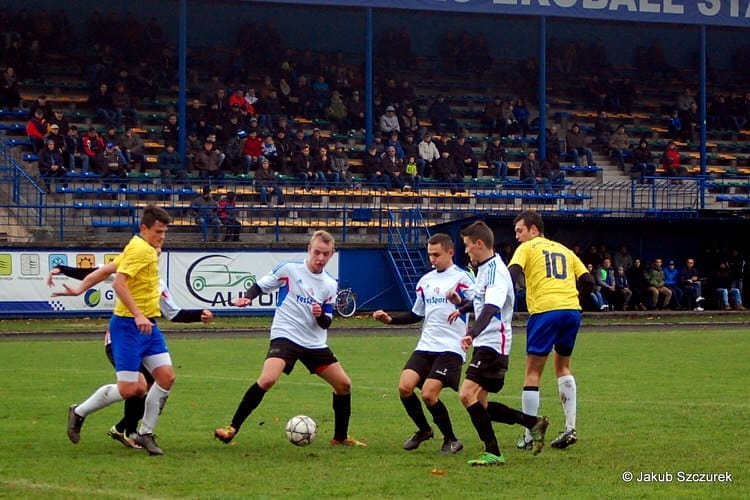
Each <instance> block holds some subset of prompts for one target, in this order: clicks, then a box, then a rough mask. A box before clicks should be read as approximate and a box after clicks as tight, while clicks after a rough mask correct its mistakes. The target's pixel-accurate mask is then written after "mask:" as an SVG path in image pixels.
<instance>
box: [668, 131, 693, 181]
mask: <svg viewBox="0 0 750 500" xmlns="http://www.w3.org/2000/svg"><path fill="white" fill-rule="evenodd" d="M661 165H662V167H663V168H664V174H665V175H666V176H667V177H675V176H684V175H687V172H688V169H687V167H686V166H685V165H680V152H679V151H677V145H676V144H675V143H674V141H669V142H668V143H667V147H666V149H665V150H664V152H663V153H662V155H661ZM680 182H682V181H680Z"/></svg>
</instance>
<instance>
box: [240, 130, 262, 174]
mask: <svg viewBox="0 0 750 500" xmlns="http://www.w3.org/2000/svg"><path fill="white" fill-rule="evenodd" d="M261 156H263V140H262V139H261V138H260V137H258V131H257V130H250V131H249V132H248V136H247V139H245V144H244V146H242V157H243V158H244V160H243V161H244V166H245V173H248V172H249V171H251V170H255V169H256V168H257V167H258V160H260V157H261Z"/></svg>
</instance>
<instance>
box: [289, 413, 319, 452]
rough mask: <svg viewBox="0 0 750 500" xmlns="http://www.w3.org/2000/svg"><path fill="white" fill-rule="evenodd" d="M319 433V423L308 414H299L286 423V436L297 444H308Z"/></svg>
mask: <svg viewBox="0 0 750 500" xmlns="http://www.w3.org/2000/svg"><path fill="white" fill-rule="evenodd" d="M317 435H318V424H316V423H315V420H313V419H311V418H310V417H308V416H307V415H297V416H296V417H292V418H290V419H289V422H287V423H286V438H287V439H288V440H289V442H290V443H292V444H293V445H295V446H307V445H308V444H310V443H312V442H313V440H314V439H315V436H317Z"/></svg>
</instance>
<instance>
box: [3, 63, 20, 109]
mask: <svg viewBox="0 0 750 500" xmlns="http://www.w3.org/2000/svg"><path fill="white" fill-rule="evenodd" d="M20 106H21V92H20V91H19V89H18V75H16V70H15V69H14V68H13V66H10V65H9V66H7V67H6V68H5V71H3V75H2V77H0V108H2V109H17V108H19V107H20Z"/></svg>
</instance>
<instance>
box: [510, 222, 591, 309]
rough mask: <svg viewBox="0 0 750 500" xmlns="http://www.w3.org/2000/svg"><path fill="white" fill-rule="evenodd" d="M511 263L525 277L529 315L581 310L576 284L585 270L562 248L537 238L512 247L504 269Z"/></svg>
mask: <svg viewBox="0 0 750 500" xmlns="http://www.w3.org/2000/svg"><path fill="white" fill-rule="evenodd" d="M514 264H515V265H519V266H521V269H523V274H524V276H525V277H526V306H527V308H528V309H529V312H530V313H532V314H535V313H542V312H547V311H555V310H560V309H576V310H580V309H581V304H580V302H579V301H578V289H577V288H576V281H577V279H578V277H579V276H581V275H583V274H584V273H587V272H588V270H587V269H586V266H584V265H583V262H581V259H579V258H578V256H577V255H576V254H575V253H573V251H572V250H570V249H569V248H567V247H566V246H565V245H562V244H560V243H558V242H556V241H552V240H548V239H547V238H544V237H541V236H537V237H536V238H533V239H531V240H529V241H526V242H524V243H521V245H519V247H518V248H516V251H515V253H514V254H513V258H512V259H511V260H510V264H508V267H510V266H512V265H514Z"/></svg>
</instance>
